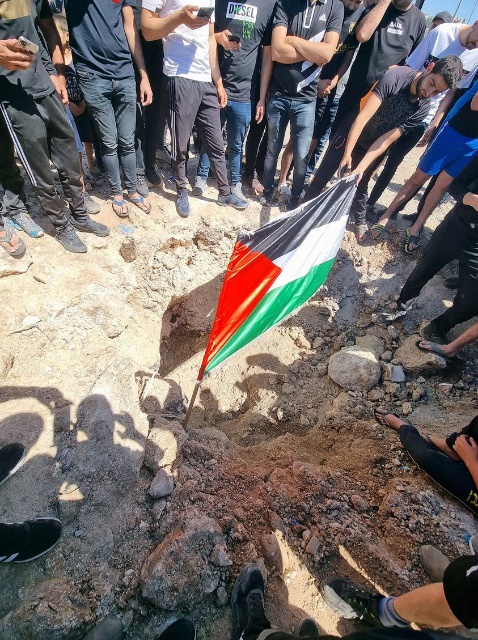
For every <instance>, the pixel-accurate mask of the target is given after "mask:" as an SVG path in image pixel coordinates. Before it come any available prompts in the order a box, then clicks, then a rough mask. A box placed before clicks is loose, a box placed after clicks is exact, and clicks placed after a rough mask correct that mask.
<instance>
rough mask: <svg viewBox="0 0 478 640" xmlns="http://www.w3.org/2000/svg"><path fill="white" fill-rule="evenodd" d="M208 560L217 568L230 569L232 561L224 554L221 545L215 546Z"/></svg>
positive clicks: (224, 551)
mask: <svg viewBox="0 0 478 640" xmlns="http://www.w3.org/2000/svg"><path fill="white" fill-rule="evenodd" d="M209 560H210V561H211V562H212V563H213V564H215V565H216V566H217V567H230V566H231V564H232V560H231V559H230V558H229V556H228V555H227V553H226V550H225V548H224V546H223V545H221V544H217V545H216V546H215V547H214V549H213V550H212V553H211V555H210V557H209Z"/></svg>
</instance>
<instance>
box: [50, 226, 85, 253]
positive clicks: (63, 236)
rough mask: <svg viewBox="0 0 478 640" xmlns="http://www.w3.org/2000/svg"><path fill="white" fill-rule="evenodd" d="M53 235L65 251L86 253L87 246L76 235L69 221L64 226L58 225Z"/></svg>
mask: <svg viewBox="0 0 478 640" xmlns="http://www.w3.org/2000/svg"><path fill="white" fill-rule="evenodd" d="M55 235H56V239H57V240H58V242H59V243H60V244H62V245H63V248H64V249H66V251H71V253H86V252H87V251H88V247H87V246H86V244H85V243H84V242H82V241H81V240H80V238H79V237H78V236H77V235H76V231H75V230H74V229H73V226H72V225H71V224H70V223H69V222H68V224H67V225H66V226H64V227H59V228H58V229H57V230H56V234H55Z"/></svg>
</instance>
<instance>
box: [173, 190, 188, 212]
mask: <svg viewBox="0 0 478 640" xmlns="http://www.w3.org/2000/svg"><path fill="white" fill-rule="evenodd" d="M176 211H177V212H178V213H179V215H180V216H181V218H187V217H188V215H189V214H190V213H191V207H190V206H189V197H188V192H187V190H186V189H180V190H179V191H178V195H177V198H176Z"/></svg>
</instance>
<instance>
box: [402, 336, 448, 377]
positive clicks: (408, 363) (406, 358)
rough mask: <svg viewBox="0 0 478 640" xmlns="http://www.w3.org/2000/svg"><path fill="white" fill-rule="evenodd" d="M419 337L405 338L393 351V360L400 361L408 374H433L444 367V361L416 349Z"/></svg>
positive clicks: (427, 352)
mask: <svg viewBox="0 0 478 640" xmlns="http://www.w3.org/2000/svg"><path fill="white" fill-rule="evenodd" d="M420 339H421V338H420V336H418V335H413V336H410V337H409V338H407V339H406V340H405V341H404V343H403V344H402V346H401V347H399V348H398V349H397V350H396V351H395V359H396V360H400V362H401V363H402V367H403V368H404V369H405V371H407V372H409V373H416V374H419V373H420V374H423V373H434V372H435V371H439V370H440V369H444V368H445V367H446V361H445V360H444V359H443V358H440V356H437V355H436V354H435V353H431V352H430V351H422V350H421V349H419V348H418V347H417V341H418V340H420Z"/></svg>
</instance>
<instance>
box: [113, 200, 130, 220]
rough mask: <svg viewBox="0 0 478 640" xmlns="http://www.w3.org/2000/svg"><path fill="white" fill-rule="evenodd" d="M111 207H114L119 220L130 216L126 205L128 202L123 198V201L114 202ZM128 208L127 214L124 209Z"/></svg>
mask: <svg viewBox="0 0 478 640" xmlns="http://www.w3.org/2000/svg"><path fill="white" fill-rule="evenodd" d="M111 206H112V207H113V211H114V212H115V213H116V215H117V216H118V218H127V217H128V216H129V208H128V205H127V204H126V200H125V199H124V198H121V200H114V199H113V200H112V201H111ZM124 206H126V212H125V211H124V210H123V207H124Z"/></svg>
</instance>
